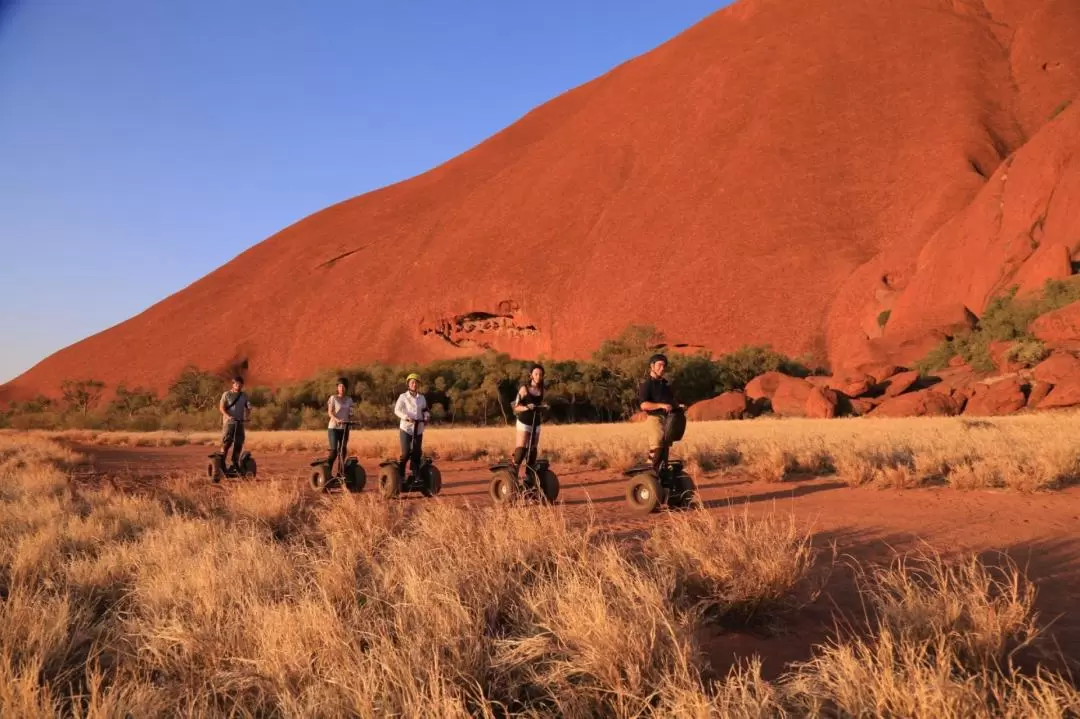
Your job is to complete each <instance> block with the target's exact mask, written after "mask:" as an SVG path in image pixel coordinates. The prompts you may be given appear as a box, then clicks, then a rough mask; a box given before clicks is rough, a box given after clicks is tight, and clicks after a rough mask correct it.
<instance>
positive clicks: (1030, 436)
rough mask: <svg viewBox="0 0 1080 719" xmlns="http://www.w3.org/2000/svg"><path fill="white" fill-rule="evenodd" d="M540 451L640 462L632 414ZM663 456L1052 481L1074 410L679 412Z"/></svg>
mask: <svg viewBox="0 0 1080 719" xmlns="http://www.w3.org/2000/svg"><path fill="white" fill-rule="evenodd" d="M35 436H43V437H64V438H67V439H70V440H73V441H80V442H85V443H89V444H104V445H119V446H162V445H165V446H168V445H181V444H204V445H215V444H217V443H218V442H219V441H220V438H219V434H218V433H214V432H197V433H190V434H181V433H169V432H152V433H132V432H80V431H70V432H60V433H36V434H35ZM513 438H514V435H513V430H512V429H510V428H506V427H500V428H449V429H444V428H433V429H430V430H429V431H428V432H427V434H426V435H425V445H424V446H425V448H426V450H427V451H429V452H431V453H433V454H434V455H435V456H436V457H437V458H440V459H450V460H453V459H481V458H485V457H491V458H494V457H505V456H506V455H507V453H508V452H509V451H510V450H511V449H512V448H513V442H514V439H513ZM541 445H542V453H543V454H544V455H546V456H548V457H550V458H551V459H553V460H555V461H560V462H565V463H571V464H581V465H589V466H594V467H623V466H628V465H630V464H633V463H634V462H636V461H640V460H641V459H642V457H643V454H644V448H645V446H646V441H645V430H644V427H642V426H641V425H638V424H605V425H562V426H548V427H544V429H543V435H542V439H541ZM247 447H248V448H250V449H252V450H255V451H260V452H278V451H285V452H289V451H305V452H312V453H321V452H324V451H325V447H326V434H325V432H319V431H309V432H250V433H249V434H248V439H247ZM350 448H351V450H352V452H353V453H354V454H357V455H359V456H360V457H366V458H374V457H382V456H390V455H392V454H395V455H396V453H397V451H398V439H397V431H396V430H368V431H358V432H354V433H353V434H352V438H351V440H350ZM673 455H675V456H681V457H683V458H685V459H687V460H688V461H689V464H690V469H691V471H692V472H698V473H700V472H708V471H713V470H716V469H729V468H733V469H738V470H740V471H744V472H746V473H748V474H750V475H751V476H753V477H755V478H757V479H760V480H765V481H782V480H784V479H785V478H787V477H790V476H792V475H795V474H835V475H836V476H837V477H838V478H840V479H841V480H843V481H845V482H847V483H849V484H853V485H864V484H871V485H884V486H893V487H915V486H919V485H925V484H942V483H944V484H948V485H950V486H954V487H958V488H987V487H1010V488H1013V489H1017V490H1024V491H1030V490H1038V489H1052V488H1055V487H1060V486H1063V485H1065V484H1070V483H1073V482H1075V481H1076V480H1077V479H1078V478H1080V413H1076V412H1068V413H1053V414H1048V413H1044V414H1029V415H1020V416H1012V417H1001V418H993V419H968V418H961V417H943V418H914V419H877V420H875V419H864V418H857V419H833V420H799V419H773V418H761V419H756V420H749V421H739V422H700V423H690V425H689V427H688V429H687V432H686V436H685V438H684V441H683V442H680V443H679V444H678V445H676V447H675V449H674V451H673Z"/></svg>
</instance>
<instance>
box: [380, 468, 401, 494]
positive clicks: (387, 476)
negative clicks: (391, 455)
mask: <svg viewBox="0 0 1080 719" xmlns="http://www.w3.org/2000/svg"><path fill="white" fill-rule="evenodd" d="M379 493H380V494H382V496H383V498H384V499H393V498H394V497H396V496H398V495H399V494H401V470H400V469H399V468H398V466H397V465H396V464H388V465H386V466H385V467H383V468H382V471H380V472H379Z"/></svg>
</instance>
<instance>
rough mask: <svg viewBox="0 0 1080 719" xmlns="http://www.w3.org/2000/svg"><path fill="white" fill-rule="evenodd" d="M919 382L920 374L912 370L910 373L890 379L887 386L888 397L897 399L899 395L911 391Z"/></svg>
mask: <svg viewBox="0 0 1080 719" xmlns="http://www.w3.org/2000/svg"><path fill="white" fill-rule="evenodd" d="M918 381H919V373H918V372H916V371H914V370H912V371H910V372H900V373H899V374H895V375H893V376H892V377H890V378H889V379H888V380H887V382H886V386H885V396H886V397H896V396H898V395H901V394H903V393H904V392H907V391H908V390H909V389H911V386H912V385H913V384H915V383H916V382H918Z"/></svg>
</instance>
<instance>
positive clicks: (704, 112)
mask: <svg viewBox="0 0 1080 719" xmlns="http://www.w3.org/2000/svg"><path fill="white" fill-rule="evenodd" d="M1076 37H1080V3H1077V2H1075V0H831V1H829V2H805V1H804V0H741V2H737V3H736V4H735V5H733V6H731V7H729V8H726V9H723V10H721V11H719V12H717V13H715V14H714V15H712V16H710V17H709V18H707V19H705V20H704V21H702V22H701V23H699V24H698V25H696V26H694V27H692V28H690V29H689V30H687V31H685V32H684V33H682V34H681V35H679V36H678V37H676V38H674V39H673V40H671V41H669V42H668V43H665V44H664V45H662V46H660V47H658V48H656V49H655V50H653V51H651V52H648V53H646V54H644V55H642V56H640V57H638V58H635V59H634V60H632V61H630V62H627V63H625V64H623V65H620V66H619V67H617V68H615V69H614V70H612V71H610V72H609V73H607V74H605V75H603V76H602V77H599V78H597V79H595V80H593V81H591V82H589V83H586V84H585V85H582V86H581V87H578V88H576V89H574V90H571V91H569V92H567V93H565V94H564V95H562V96H560V97H557V98H555V99H553V100H551V101H550V102H548V103H546V104H544V105H542V106H540V107H538V108H536V109H535V110H533V111H532V112H530V113H528V114H527V115H526V116H524V117H523V118H522V119H521V120H519V121H518V122H516V123H515V124H513V125H511V126H510V127H508V128H507V129H505V130H503V131H502V132H499V133H498V134H496V135H494V136H493V137H491V138H489V139H488V140H486V141H485V142H483V143H481V144H480V145H478V146H477V147H475V148H473V149H471V150H469V151H468V152H465V153H464V154H462V155H460V156H459V157H456V158H454V159H453V160H451V161H449V162H447V163H445V164H443V165H441V166H439V167H437V168H435V169H433V170H431V171H429V172H427V173H424V174H422V175H420V176H418V177H415V178H413V179H411V180H408V181H406V182H402V183H399V184H396V185H393V186H390V187H386V188H383V189H381V190H378V191H375V192H371V193H369V194H366V195H363V196H360V197H356V198H354V199H351V200H348V201H346V202H342V203H340V204H337V205H334V206H332V207H329V208H327V209H325V210H323V211H321V212H318V213H315V214H314V215H311V216H310V217H307V218H305V219H303V220H301V221H300V222H298V223H296V224H295V225H293V226H291V227H288V228H286V229H284V230H282V231H281V232H279V233H278V234H276V235H274V236H273V237H271V238H269V239H267V240H265V241H263V242H261V243H259V244H257V245H255V246H254V247H252V248H251V249H249V250H247V251H246V252H244V253H243V254H241V255H240V256H239V257H237V258H236V259H234V260H233V261H231V262H229V263H228V264H226V265H224V266H223V267H221V268H219V269H217V270H215V271H214V272H212V273H210V274H209V275H207V276H206V277H204V278H203V279H201V280H199V281H197V282H195V283H194V284H192V285H191V286H190V287H187V288H185V289H184V290H182V291H180V292H178V293H176V294H175V295H173V296H171V297H169V298H167V299H166V300H164V301H162V302H160V303H158V304H156V305H154V306H153V307H151V308H149V309H147V310H146V311H145V312H143V313H141V314H140V315H138V316H136V317H134V318H132V319H130V320H128V321H126V322H124V323H122V324H120V325H117V326H116V327H113V328H111V329H108V330H106V331H104V332H102V333H100V334H97V335H94V336H92V337H89V338H87V339H85V340H83V341H81V342H79V343H77V344H75V345H73V346H71V347H69V348H67V349H65V350H62V351H60V352H58V353H56V354H54V355H52V356H51V357H49V358H47V359H45V360H44V361H42V362H41V363H39V364H38V365H37V366H36V367H34V368H33V369H31V370H30V371H29V372H27V373H26V374H25V375H23V376H21V377H19V378H17V379H16V380H15V381H14V382H13V383H11V384H10V385H9V386H7V387H0V399H5V398H6V399H12V398H19V397H26V396H28V395H32V394H34V393H36V392H39V391H40V392H45V393H49V394H55V393H56V392H57V391H58V387H59V386H60V383H61V382H62V381H63V380H65V379H77V378H96V379H100V380H103V381H104V382H106V384H107V385H108V386H109V387H110V388H114V387H115V386H116V385H117V384H118V383H120V382H121V381H124V382H127V383H128V385H129V386H137V385H141V386H145V387H149V388H154V389H157V390H161V389H164V388H165V387H166V386H167V385H168V384H169V383H170V381H171V380H172V379H173V378H175V377H176V375H177V374H178V373H179V371H180V370H181V369H182V367H183V366H184V365H186V364H189V363H194V364H196V365H198V366H200V367H202V368H204V369H208V370H219V369H225V368H227V367H229V366H231V365H235V364H238V363H241V362H245V361H246V362H247V365H248V368H249V374H250V378H251V379H252V380H254V381H256V382H259V383H266V384H274V383H278V382H285V381H293V380H298V379H301V378H304V377H307V376H310V375H311V374H313V373H314V372H316V371H317V370H320V369H324V368H332V367H335V366H342V365H348V364H357V363H362V362H368V361H373V360H383V361H426V360H430V359H435V358H442V357H452V356H458V355H461V354H466V353H473V352H476V351H478V350H479V349H480V348H483V347H491V348H495V349H498V350H502V351H507V352H510V353H512V354H514V355H516V356H537V355H539V354H544V355H546V356H549V357H581V356H586V355H588V354H589V353H590V352H591V351H592V350H593V349H595V348H596V347H597V346H598V344H599V343H600V341H601V340H603V339H605V338H609V337H612V336H615V335H616V334H617V333H618V332H619V331H620V330H621V329H623V328H624V327H625V326H626V325H627V324H630V323H650V324H654V325H656V326H658V327H659V328H660V329H661V330H663V331H664V332H665V333H666V335H667V337H668V339H669V340H670V341H671V342H672V343H687V344H690V345H695V346H704V347H707V348H709V349H711V350H713V351H716V352H723V351H729V350H732V349H735V348H737V347H739V346H741V345H744V344H747V343H771V344H772V345H773V346H774V347H775V348H776V349H778V350H780V351H783V352H786V353H789V354H792V355H795V354H800V353H803V352H812V353H814V354H816V355H817V356H818V357H819V358H820V359H825V358H826V357H827V359H828V360H829V361H830V362H831V363H832V365H833V367H834V368H839V367H842V366H853V365H856V364H858V363H860V362H863V361H867V360H869V359H873V358H876V357H881V356H897V357H899V358H901V359H907V358H908V357H909V356H911V355H918V354H919V353H921V352H923V351H924V350H925V348H926V347H927V346H928V343H932V342H933V341H934V338H935V336H936V335H935V334H934V333H935V332H936V331H938V330H940V329H943V328H944V329H945V330H947V329H948V328H949V327H951V326H952V325H953V324H954V323H955V322H956V321H957V319H958V318H960V319H963V318H964V317H965V313H964V308H965V307H966V308H967V309H968V310H970V311H971V312H974V313H976V314H978V313H979V312H980V311H981V310H982V306H983V303H984V302H985V300H986V297H987V294H988V293H989V292H990V291H992V290H993V289H994V288H998V287H1000V286H1001V285H1002V284H1003V283H1007V282H1011V281H1013V280H1016V281H1020V282H1023V283H1025V285H1028V286H1038V285H1039V284H1040V283H1041V282H1042V280H1043V279H1045V278H1046V277H1050V276H1057V275H1059V274H1061V273H1062V272H1067V271H1071V267H1070V266H1069V265H1068V264H1067V260H1068V259H1069V258H1070V257H1071V253H1072V252H1075V251H1076V250H1077V249H1080V248H1078V247H1077V245H1078V244H1080V236H1078V235H1076V234H1075V232H1071V230H1072V228H1075V226H1076V222H1077V220H1078V218H1080V164H1078V163H1080V160H1077V159H1075V158H1076V157H1080V153H1076V152H1075V150H1076V149H1077V148H1078V146H1080V107H1078V106H1077V105H1080V103H1074V105H1073V106H1072V107H1069V108H1068V109H1066V110H1064V111H1062V112H1059V113H1058V114H1057V116H1056V117H1055V119H1054V120H1050V119H1049V118H1050V117H1051V115H1054V114H1055V112H1057V111H1058V110H1059V109H1060V108H1061V106H1062V104H1063V102H1065V101H1068V100H1070V99H1071V98H1074V97H1076V96H1077V95H1078V94H1080V43H1077V42H1076V41H1075V38H1076ZM1006 163H1011V166H1009V165H1007V164H1006ZM191 211H192V212H198V208H191ZM1070 233H1071V234H1070ZM1059 246H1060V247H1059ZM1044 248H1046V249H1044ZM1055 248H1056V249H1055ZM1066 255H1068V257H1067V256H1066ZM527 258H528V259H527ZM1029 259H1030V263H1029V262H1028V260H1029ZM526 262H529V263H530V270H529V274H530V277H531V279H530V284H529V286H528V287H524V286H523V285H522V282H521V270H522V268H523V267H525V266H526ZM532 263H534V264H532ZM643 268H648V275H649V277H648V282H647V283H646V279H645V275H644V273H643ZM403 287H408V288H409V290H408V291H402V288H403ZM889 308H892V309H893V314H892V318H891V319H890V322H889V324H888V326H886V328H885V331H884V335H883V336H881V335H882V331H881V330H880V328H878V326H877V321H876V318H877V317H878V314H879V313H880V312H881V311H882V310H885V309H889ZM327 337H334V338H335V340H334V341H333V342H328V341H327ZM110 391H111V390H110Z"/></svg>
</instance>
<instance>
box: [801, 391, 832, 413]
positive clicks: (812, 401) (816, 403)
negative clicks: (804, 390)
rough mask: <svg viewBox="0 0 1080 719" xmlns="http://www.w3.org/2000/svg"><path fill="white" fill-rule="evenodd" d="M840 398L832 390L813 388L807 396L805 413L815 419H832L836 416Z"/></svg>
mask: <svg viewBox="0 0 1080 719" xmlns="http://www.w3.org/2000/svg"><path fill="white" fill-rule="evenodd" d="M838 401H839V397H837V395H836V392H835V391H834V390H831V389H827V388H822V387H811V388H810V392H809V394H807V396H806V405H805V407H804V412H805V413H806V416H807V417H811V418H813V419H832V418H833V417H835V416H836V411H837V403H838Z"/></svg>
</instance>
